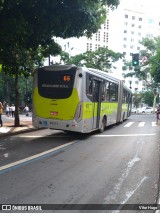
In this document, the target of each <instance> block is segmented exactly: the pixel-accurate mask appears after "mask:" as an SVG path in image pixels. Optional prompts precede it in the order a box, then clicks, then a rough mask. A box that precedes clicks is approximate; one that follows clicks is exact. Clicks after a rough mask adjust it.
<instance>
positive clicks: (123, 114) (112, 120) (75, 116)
mask: <svg viewBox="0 0 160 213" xmlns="http://www.w3.org/2000/svg"><path fill="white" fill-rule="evenodd" d="M131 105H132V94H131V91H130V90H129V89H128V88H127V87H126V86H125V85H124V82H123V81H122V80H119V79H117V78H114V77H112V76H111V75H109V74H108V73H106V72H103V71H100V70H96V69H92V68H86V67H77V66H75V65H52V66H46V67H42V68H38V69H36V70H35V72H34V82H33V125H34V127H37V128H42V127H43V128H50V129H58V130H64V131H74V132H81V133H89V132H92V131H95V130H99V131H100V132H103V131H104V129H105V127H107V126H109V125H112V124H116V123H119V122H123V121H124V120H125V119H127V118H128V116H130V114H131Z"/></svg>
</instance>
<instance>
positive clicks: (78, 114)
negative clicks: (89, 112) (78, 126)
mask: <svg viewBox="0 0 160 213" xmlns="http://www.w3.org/2000/svg"><path fill="white" fill-rule="evenodd" d="M74 118H75V121H76V122H80V121H81V119H82V103H81V102H80V103H79V104H78V106H77V109H76V113H75V116H74Z"/></svg>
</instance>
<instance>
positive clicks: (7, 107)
mask: <svg viewBox="0 0 160 213" xmlns="http://www.w3.org/2000/svg"><path fill="white" fill-rule="evenodd" d="M6 115H7V117H8V116H9V105H8V104H7V105H6Z"/></svg>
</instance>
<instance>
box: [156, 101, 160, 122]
mask: <svg viewBox="0 0 160 213" xmlns="http://www.w3.org/2000/svg"><path fill="white" fill-rule="evenodd" d="M156 117H157V122H156V123H157V124H158V120H160V104H159V105H158V107H157V112H156Z"/></svg>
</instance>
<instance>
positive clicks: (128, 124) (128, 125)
mask: <svg viewBox="0 0 160 213" xmlns="http://www.w3.org/2000/svg"><path fill="white" fill-rule="evenodd" d="M133 123H134V122H129V123H127V124H126V125H125V126H124V127H130V126H131V125H132V124H133Z"/></svg>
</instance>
